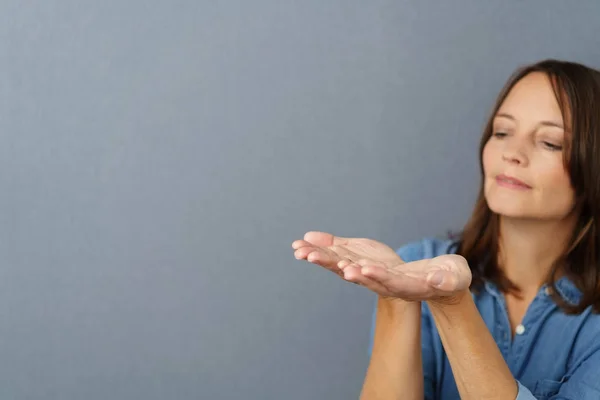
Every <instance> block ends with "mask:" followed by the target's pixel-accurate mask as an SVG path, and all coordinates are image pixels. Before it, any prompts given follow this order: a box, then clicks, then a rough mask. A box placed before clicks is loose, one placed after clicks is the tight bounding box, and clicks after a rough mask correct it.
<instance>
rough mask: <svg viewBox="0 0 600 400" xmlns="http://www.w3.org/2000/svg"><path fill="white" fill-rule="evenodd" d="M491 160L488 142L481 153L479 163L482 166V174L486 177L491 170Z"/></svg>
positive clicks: (491, 155) (490, 149) (491, 150)
mask: <svg viewBox="0 0 600 400" xmlns="http://www.w3.org/2000/svg"><path fill="white" fill-rule="evenodd" d="M492 160H493V149H492V146H491V145H490V142H489V141H488V142H487V143H486V144H485V146H484V147H483V152H482V154H481V163H482V165H483V174H484V175H488V174H489V173H490V171H491V170H492V164H493V162H492Z"/></svg>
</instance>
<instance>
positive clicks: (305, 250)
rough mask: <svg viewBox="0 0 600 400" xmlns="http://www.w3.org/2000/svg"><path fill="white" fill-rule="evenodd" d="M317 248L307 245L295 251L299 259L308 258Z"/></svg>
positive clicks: (295, 255)
mask: <svg viewBox="0 0 600 400" xmlns="http://www.w3.org/2000/svg"><path fill="white" fill-rule="evenodd" d="M316 250H317V249H316V248H315V247H314V246H306V247H301V248H299V249H298V250H296V251H294V257H296V259H298V260H306V258H307V257H308V255H309V254H310V253H312V252H313V251H316Z"/></svg>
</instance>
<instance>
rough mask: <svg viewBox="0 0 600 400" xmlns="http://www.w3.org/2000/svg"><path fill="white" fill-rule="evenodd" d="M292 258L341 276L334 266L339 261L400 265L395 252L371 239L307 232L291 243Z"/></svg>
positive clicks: (339, 269) (338, 269)
mask: <svg viewBox="0 0 600 400" xmlns="http://www.w3.org/2000/svg"><path fill="white" fill-rule="evenodd" d="M292 248H294V250H295V252H294V256H295V257H296V258H297V259H299V260H306V261H308V262H310V263H313V264H317V265H320V266H322V267H324V268H326V269H328V270H330V271H332V272H334V273H336V274H338V275H340V276H342V277H343V271H342V269H341V268H340V267H339V266H338V264H339V263H340V262H342V261H346V262H358V261H359V260H362V259H371V260H378V261H379V262H381V263H383V264H385V265H388V266H393V265H396V264H398V263H399V262H402V259H401V258H400V256H398V254H396V252H395V251H394V250H393V249H392V248H390V247H388V246H386V245H385V244H383V243H380V242H377V241H375V240H371V239H362V238H343V237H339V236H334V235H332V234H329V233H325V232H308V233H307V234H306V235H304V239H303V240H296V241H295V242H294V243H292Z"/></svg>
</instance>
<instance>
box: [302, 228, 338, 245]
mask: <svg viewBox="0 0 600 400" xmlns="http://www.w3.org/2000/svg"><path fill="white" fill-rule="evenodd" d="M304 240H305V241H307V242H309V243H311V244H313V245H315V246H338V245H344V244H346V243H347V242H348V238H343V237H340V236H335V235H332V234H331V233H327V232H318V231H311V232H307V233H306V234H305V235H304Z"/></svg>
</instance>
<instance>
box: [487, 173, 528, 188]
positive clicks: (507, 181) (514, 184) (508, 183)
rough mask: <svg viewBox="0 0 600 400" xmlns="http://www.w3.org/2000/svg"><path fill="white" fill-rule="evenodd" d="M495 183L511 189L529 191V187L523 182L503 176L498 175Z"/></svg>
mask: <svg viewBox="0 0 600 400" xmlns="http://www.w3.org/2000/svg"><path fill="white" fill-rule="evenodd" d="M496 182H498V184H499V185H501V186H505V187H509V188H513V189H531V186H529V185H528V184H526V183H525V182H523V181H520V180H518V179H517V178H513V177H511V176H508V175H504V174H502V175H498V176H497V177H496Z"/></svg>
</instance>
